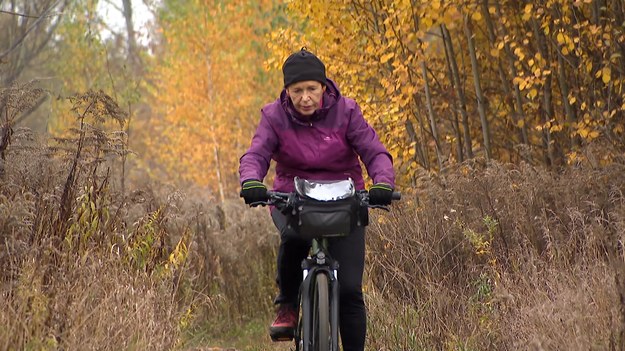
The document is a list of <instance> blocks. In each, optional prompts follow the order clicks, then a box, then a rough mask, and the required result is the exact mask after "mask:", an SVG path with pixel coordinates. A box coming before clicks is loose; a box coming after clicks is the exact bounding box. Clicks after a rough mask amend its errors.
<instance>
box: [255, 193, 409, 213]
mask: <svg viewBox="0 0 625 351" xmlns="http://www.w3.org/2000/svg"><path fill="white" fill-rule="evenodd" d="M267 196H268V197H269V200H267V201H258V202H253V203H251V204H249V205H250V207H256V206H267V205H269V206H275V205H280V204H282V205H286V204H288V202H289V201H294V199H295V196H296V193H295V192H292V193H284V192H279V191H273V190H267ZM356 196H357V197H358V198H359V200H360V204H361V206H363V207H368V208H380V209H383V210H387V211H388V210H389V208H388V206H385V205H371V204H369V192H368V191H366V190H358V191H356ZM391 199H392V200H393V201H398V200H401V193H400V192H399V191H393V195H392V196H391Z"/></svg>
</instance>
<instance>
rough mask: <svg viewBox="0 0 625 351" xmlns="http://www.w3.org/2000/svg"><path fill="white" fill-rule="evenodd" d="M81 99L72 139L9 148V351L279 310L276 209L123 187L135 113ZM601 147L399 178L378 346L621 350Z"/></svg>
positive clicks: (373, 258)
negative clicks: (413, 181) (406, 183)
mask: <svg viewBox="0 0 625 351" xmlns="http://www.w3.org/2000/svg"><path fill="white" fill-rule="evenodd" d="M5 93H7V92H5ZM33 101H36V99H33ZM72 103H73V105H74V110H73V111H74V113H75V115H76V117H77V121H78V125H79V128H76V130H73V131H71V132H69V133H68V136H67V137H66V138H64V139H58V140H55V141H45V140H39V137H38V136H36V135H34V134H32V133H30V132H29V131H28V130H25V129H17V130H14V131H13V132H12V133H11V140H10V143H9V144H7V147H6V149H5V158H6V170H5V174H4V178H3V179H2V182H1V183H0V233H1V239H2V249H0V265H2V267H3V270H2V275H1V285H0V287H1V289H0V293H1V294H2V299H0V309H1V312H0V324H2V325H3V326H4V327H3V328H1V329H0V348H1V349H6V350H18V349H37V350H56V349H66V350H75V349H81V350H89V349H106V350H127V349H135V350H146V349H150V350H166V349H167V350H169V349H187V348H188V347H195V346H197V345H198V344H205V343H206V342H208V341H210V339H211V338H212V337H214V336H220V335H223V334H224V333H226V332H227V331H229V329H231V328H232V326H233V325H235V326H236V325H238V326H241V325H247V323H249V322H250V321H258V320H259V319H260V320H262V321H261V322H260V323H261V324H262V323H266V322H269V320H268V319H269V318H270V314H271V311H272V298H273V296H274V293H275V290H274V289H275V287H274V284H273V277H274V260H275V250H276V248H277V236H276V234H275V230H274V228H273V227H272V224H271V223H270V219H269V216H267V213H266V211H267V209H248V208H246V207H244V205H243V204H242V202H240V201H231V202H225V203H223V204H214V203H209V202H208V200H207V199H208V198H209V197H208V196H204V195H203V193H202V192H201V191H198V190H197V189H186V190H185V191H181V190H177V189H174V188H173V187H170V186H167V185H165V184H158V185H157V184H152V185H150V184H144V185H135V187H134V189H131V191H130V192H129V193H128V194H122V193H120V192H119V191H118V189H119V186H118V185H117V184H119V183H120V181H119V180H118V179H119V177H120V174H119V172H118V170H119V169H120V168H121V167H120V165H119V162H121V160H122V159H123V158H122V157H120V156H121V155H124V154H125V153H127V152H128V151H127V150H126V149H125V146H124V143H123V140H124V138H122V137H119V132H117V131H115V126H114V125H111V123H110V121H115V120H118V121H120V120H123V117H124V116H123V113H121V112H119V109H118V107H117V106H116V104H115V103H114V102H113V101H112V100H110V99H109V98H108V97H107V96H106V95H104V94H101V93H95V92H91V93H87V94H83V95H79V96H76V97H74V98H73V99H72ZM26 105H28V104H23V105H11V104H9V106H10V107H11V106H14V107H11V108H27V106H26ZM19 106H21V107H19ZM602 152H603V150H602V149H600V148H598V149H595V150H592V149H588V150H587V152H586V155H587V158H586V159H587V160H589V161H588V162H584V163H579V164H577V165H575V166H573V167H570V168H568V169H566V170H563V171H561V172H559V173H555V172H552V171H546V170H544V169H541V168H536V167H534V166H530V165H518V166H513V165H504V164H498V163H490V164H489V165H488V166H485V165H484V164H482V163H480V162H479V161H477V160H474V161H472V162H465V163H463V164H461V165H459V166H458V167H457V169H455V170H452V171H449V173H448V174H446V175H445V176H444V177H443V176H437V177H435V176H423V177H422V178H421V179H420V184H422V187H421V188H420V189H419V190H418V191H416V192H414V193H411V192H410V191H409V189H401V190H402V191H403V192H404V200H403V201H402V203H401V204H398V205H397V206H395V207H394V209H393V211H392V212H391V213H389V214H387V213H379V212H375V213H374V214H373V217H372V225H371V227H370V229H369V232H368V234H367V235H368V246H369V247H368V266H367V267H368V269H367V277H366V296H367V304H368V306H369V311H370V313H369V339H368V345H369V349H371V350H421V349H423V350H430V349H446V350H447V349H449V350H493V349H497V350H513V349H514V350H516V349H526V350H560V349H567V350H581V349H584V350H587V349H612V350H619V349H623V347H624V345H625V337H624V335H625V334H624V333H625V324H624V320H623V311H625V302H624V301H625V294H624V293H625V289H624V287H625V285H624V284H625V278H624V274H625V266H624V265H623V262H624V261H623V257H622V255H621V250H622V240H623V232H624V229H625V196H624V195H623V189H625V178H623V177H622V174H623V171H624V170H625V169H624V168H625V162H623V160H619V159H617V160H616V161H617V162H615V163H613V164H611V165H610V166H604V167H602V168H597V167H593V165H595V163H594V162H591V161H592V160H593V157H594V156H593V155H598V154H601V153H602ZM260 333H262V332H260ZM248 337H249V336H248ZM257 337H258V338H261V340H259V341H258V344H260V343H263V344H266V343H267V337H266V336H263V335H261V336H257V335H254V336H253V338H257ZM207 339H208V341H207ZM255 342H256V340H255V339H252V340H251V341H250V349H254V350H262V349H269V346H267V348H264V346H258V345H251V344H254V343H255ZM209 346H210V345H209Z"/></svg>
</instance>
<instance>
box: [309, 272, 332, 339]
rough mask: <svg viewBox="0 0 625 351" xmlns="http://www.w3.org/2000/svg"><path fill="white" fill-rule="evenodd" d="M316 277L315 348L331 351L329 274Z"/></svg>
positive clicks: (314, 305) (313, 309)
mask: <svg viewBox="0 0 625 351" xmlns="http://www.w3.org/2000/svg"><path fill="white" fill-rule="evenodd" d="M315 278H316V279H315V290H314V291H315V292H314V298H313V306H312V307H313V308H312V313H313V323H312V329H313V330H312V337H313V350H314V351H329V350H330V345H331V339H330V335H331V332H330V292H329V287H328V276H327V275H325V274H317V276H316V277H315Z"/></svg>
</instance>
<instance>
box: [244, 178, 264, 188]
mask: <svg viewBox="0 0 625 351" xmlns="http://www.w3.org/2000/svg"><path fill="white" fill-rule="evenodd" d="M255 188H265V189H267V187H266V186H265V184H263V183H262V182H260V181H258V180H247V181H245V182H243V187H242V188H241V189H242V190H248V189H255Z"/></svg>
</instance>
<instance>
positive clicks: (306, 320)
mask: <svg viewBox="0 0 625 351" xmlns="http://www.w3.org/2000/svg"><path fill="white" fill-rule="evenodd" d="M314 249H316V248H314ZM313 252H315V254H314V255H313V256H312V257H309V258H306V259H304V260H303V261H302V272H303V282H302V290H301V292H300V294H301V306H302V320H301V321H302V325H301V328H302V335H301V336H302V340H299V341H303V342H301V343H300V342H299V341H297V340H296V342H298V344H299V345H298V347H297V350H298V351H299V350H301V351H313V350H312V349H311V342H310V341H311V340H312V339H313V335H312V330H313V326H312V314H313V313H314V311H313V310H312V300H311V299H312V298H313V297H314V290H313V289H314V286H315V284H316V277H317V275H319V274H324V275H326V276H327V277H328V282H329V284H330V296H329V297H330V336H331V342H332V344H331V345H330V347H331V348H330V350H337V351H338V350H339V348H338V340H339V335H338V334H339V281H338V269H339V263H338V262H337V261H334V260H333V259H331V258H330V257H327V256H326V254H325V252H324V251H323V250H318V249H316V250H314V251H313ZM300 346H301V347H300Z"/></svg>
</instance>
